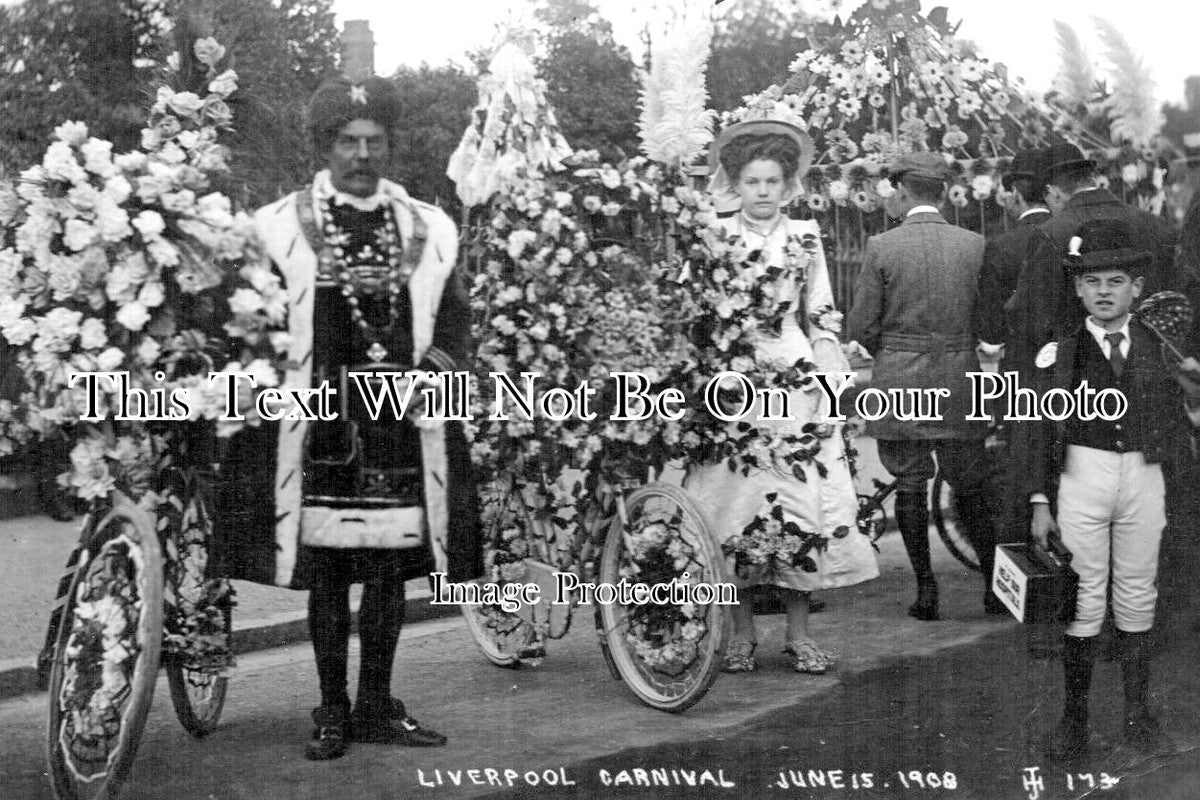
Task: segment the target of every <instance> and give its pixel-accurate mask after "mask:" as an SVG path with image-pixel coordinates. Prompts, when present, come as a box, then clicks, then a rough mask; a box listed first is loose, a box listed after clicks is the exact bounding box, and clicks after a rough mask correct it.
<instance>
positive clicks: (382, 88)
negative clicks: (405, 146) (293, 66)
mask: <svg viewBox="0 0 1200 800" xmlns="http://www.w3.org/2000/svg"><path fill="white" fill-rule="evenodd" d="M356 119H369V120H374V121H375V122H378V123H379V124H380V125H382V126H383V127H384V128H386V129H387V130H388V132H389V135H390V133H391V131H392V129H393V128H394V127H396V125H397V124H398V123H399V121H400V93H399V92H398V91H397V90H396V86H395V84H393V83H392V82H391V81H389V80H387V79H386V78H380V77H378V76H373V77H370V78H367V79H366V80H365V81H361V82H357V83H356V82H352V81H349V80H347V79H345V78H334V79H333V80H329V81H326V82H325V83H323V84H321V86H320V87H319V88H318V89H317V91H316V92H314V93H313V96H312V99H311V100H310V101H309V102H308V118H307V122H308V132H309V135H310V136H311V137H312V141H313V144H314V145H315V146H316V149H317V152H318V153H324V152H326V151H328V150H329V146H330V145H331V144H333V139H334V137H335V136H336V135H337V132H338V131H339V130H341V129H342V128H343V127H344V126H345V125H346V124H347V123H350V122H353V121H354V120H356Z"/></svg>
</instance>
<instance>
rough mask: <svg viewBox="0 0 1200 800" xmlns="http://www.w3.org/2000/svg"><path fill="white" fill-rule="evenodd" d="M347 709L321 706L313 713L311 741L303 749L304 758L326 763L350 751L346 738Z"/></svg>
mask: <svg viewBox="0 0 1200 800" xmlns="http://www.w3.org/2000/svg"><path fill="white" fill-rule="evenodd" d="M346 712H347V709H346V708H343V707H340V706H335V707H325V706H322V707H320V708H317V709H315V710H314V711H313V722H315V723H316V725H317V727H316V728H315V729H314V730H313V735H312V741H310V742H309V743H308V744H307V745H305V747H304V757H305V758H307V759H308V760H309V761H328V760H330V759H332V758H341V757H342V756H344V755H346V751H347V750H348V749H350V743H349V741H348V740H347V738H346V719H347V713H346Z"/></svg>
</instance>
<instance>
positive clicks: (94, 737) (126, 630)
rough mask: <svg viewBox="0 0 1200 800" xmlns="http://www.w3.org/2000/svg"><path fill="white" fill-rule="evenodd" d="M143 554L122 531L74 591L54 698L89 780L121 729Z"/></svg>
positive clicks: (67, 742)
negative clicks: (60, 677)
mask: <svg viewBox="0 0 1200 800" xmlns="http://www.w3.org/2000/svg"><path fill="white" fill-rule="evenodd" d="M140 554H141V550H140V548H138V547H137V546H135V545H134V543H133V542H131V541H130V540H129V539H128V538H126V537H125V536H123V535H122V536H118V537H115V538H113V539H112V540H110V541H108V542H106V543H105V545H104V547H103V548H102V549H101V551H100V552H99V553H97V554H96V557H95V558H93V559H92V560H91V561H90V562H89V565H88V566H89V568H88V571H87V574H86V575H84V576H83V578H82V579H81V580H80V583H79V585H78V587H77V588H76V600H75V607H74V613H73V614H72V617H71V619H72V620H73V623H74V627H73V628H72V630H71V632H70V634H69V638H68V639H67V643H66V647H65V654H66V663H65V669H64V673H63V682H62V686H61V689H60V694H59V697H58V699H57V701H56V702H58V703H59V705H60V708H61V709H62V711H63V712H64V719H63V723H62V730H61V731H60V732H59V736H60V739H61V741H62V743H63V746H64V748H65V749H66V750H67V751H68V752H70V753H71V758H72V767H73V769H75V770H76V771H77V772H79V773H80V776H81V777H83V778H84V779H87V778H89V777H90V776H92V775H97V774H103V773H104V772H106V771H107V769H108V757H109V754H110V753H111V752H112V749H113V742H114V740H115V739H116V738H117V737H118V736H119V735H120V732H121V724H122V720H121V714H122V708H123V703H124V698H125V697H127V696H128V694H129V691H130V683H131V681H132V679H133V670H134V665H135V663H136V656H137V653H138V651H139V650H140V649H141V645H140V644H139V642H138V638H137V628H138V619H139V617H140V615H141V609H142V598H141V595H140V593H139V591H138V587H137V586H136V585H135V584H134V583H133V582H132V581H131V580H130V579H129V576H130V574H140V573H141V571H142V569H143V568H144V565H143V564H142V562H141V560H140ZM131 565H132V566H131Z"/></svg>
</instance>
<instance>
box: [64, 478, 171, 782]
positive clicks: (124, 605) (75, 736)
mask: <svg viewBox="0 0 1200 800" xmlns="http://www.w3.org/2000/svg"><path fill="white" fill-rule="evenodd" d="M87 548H88V549H87V550H85V551H84V552H82V553H81V554H80V559H79V568H78V569H77V571H76V573H75V576H74V578H73V579H72V582H71V587H70V589H69V592H68V595H67V600H66V605H65V606H64V608H63V617H62V625H61V626H60V629H59V637H58V642H57V644H56V646H55V650H54V661H53V663H52V664H51V667H50V687H49V701H50V702H49V707H50V708H49V717H48V720H47V722H48V725H47V731H46V748H47V752H46V756H47V763H48V766H49V777H50V788H51V791H52V793H53V795H54V797H55V798H57V800H90V799H91V798H96V800H99V798H112V797H115V796H116V794H117V792H118V790H119V788H120V786H121V784H122V783H123V782H124V780H125V778H126V777H127V776H128V774H129V770H130V768H131V767H132V766H133V760H134V757H135V756H136V755H137V748H138V744H139V743H140V741H141V736H142V730H143V728H144V727H145V724H146V715H147V714H148V713H149V711H150V705H151V703H152V701H153V697H154V684H155V682H156V680H157V678H158V661H159V653H160V650H161V647H162V618H163V599H162V580H163V577H162V576H163V573H162V557H161V554H160V552H159V544H158V537H157V535H156V533H155V530H154V523H153V520H152V519H151V518H150V516H149V515H148V514H146V512H144V511H142V510H141V509H139V508H137V507H136V506H134V505H133V503H132V502H131V501H130V500H128V499H126V498H124V497H119V498H118V499H117V502H116V504H115V505H114V507H113V508H112V510H110V511H109V512H108V513H107V514H104V515H103V516H102V517H101V518H100V519H99V521H98V522H97V523H96V526H95V529H94V531H93V533H92V535H91V536H90V537H88V544H87ZM118 624H120V625H122V626H123V630H122V631H120V632H117V633H116V634H114V631H113V629H112V627H110V626H115V625H118ZM113 635H117V636H121V637H122V638H124V639H125V642H126V643H128V644H131V645H132V646H131V647H129V648H125V649H124V651H123V652H125V653H126V655H125V657H124V659H122V660H119V661H117V662H116V666H114V665H113V661H114V660H115V659H114V658H112V655H113V653H114V652H116V651H115V648H110V649H109V650H108V651H104V650H103V649H101V648H102V646H103V643H104V641H105V640H106V639H108V638H111V636H113ZM118 646H121V645H120V644H119V645H118ZM117 655H118V656H119V653H117ZM84 670H88V671H89V672H90V673H91V674H84ZM97 673H99V674H97ZM81 682H82V683H83V685H84V690H85V691H86V690H87V689H89V688H90V689H92V691H91V694H90V695H88V697H87V698H86V701H85V703H86V704H85V705H83V706H80V705H79V703H80V701H81V700H83V698H81V697H79V696H74V697H73V696H72V694H73V690H74V689H75V688H76V687H77V686H78V685H79V684H80V683H81ZM97 697H99V698H100V703H96V702H95V700H96V698H97ZM72 705H74V707H72ZM81 722H86V723H89V724H90V727H91V730H89V731H87V732H82V731H80V723H81Z"/></svg>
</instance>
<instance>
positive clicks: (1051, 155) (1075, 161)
mask: <svg viewBox="0 0 1200 800" xmlns="http://www.w3.org/2000/svg"><path fill="white" fill-rule="evenodd" d="M1042 158H1043V161H1042V169H1043V170H1044V173H1043V174H1044V175H1045V177H1046V181H1047V182H1050V181H1052V180H1053V178H1054V176H1055V175H1056V174H1058V173H1059V172H1062V171H1064V170H1068V169H1071V168H1072V167H1088V168H1089V169H1095V168H1096V162H1095V161H1093V160H1092V159H1090V158H1087V157H1086V156H1084V154H1083V151H1082V150H1080V149H1079V148H1078V147H1076V146H1075V145H1073V144H1056V145H1052V146H1051V147H1048V148H1046V149H1045V150H1043V151H1042Z"/></svg>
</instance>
